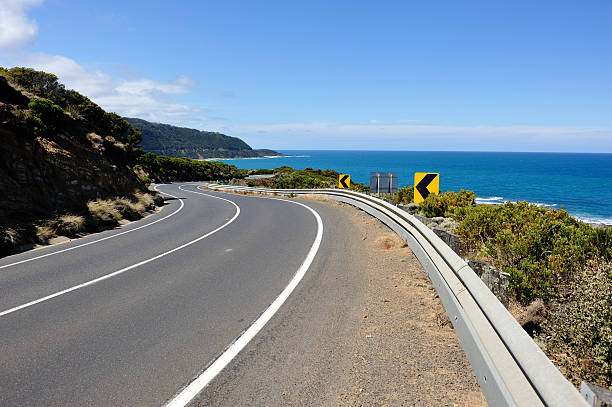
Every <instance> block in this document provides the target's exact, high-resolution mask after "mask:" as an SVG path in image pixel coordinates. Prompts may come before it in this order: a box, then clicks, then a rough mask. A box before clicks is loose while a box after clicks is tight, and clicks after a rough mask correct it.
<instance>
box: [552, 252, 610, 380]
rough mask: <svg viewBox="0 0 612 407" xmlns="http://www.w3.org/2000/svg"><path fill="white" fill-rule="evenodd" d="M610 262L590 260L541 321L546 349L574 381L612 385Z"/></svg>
mask: <svg viewBox="0 0 612 407" xmlns="http://www.w3.org/2000/svg"><path fill="white" fill-rule="evenodd" d="M610 293H612V263H610V262H606V261H604V260H603V259H598V260H591V261H589V262H587V265H586V267H585V268H583V269H582V270H578V271H577V273H576V275H575V285H573V290H572V291H571V292H570V293H569V295H568V296H567V298H566V299H565V300H563V301H562V302H561V303H560V304H558V305H557V307H556V309H554V310H553V311H554V312H552V315H551V319H550V320H549V321H546V322H545V323H544V324H543V336H544V338H546V337H549V338H550V340H549V341H548V343H546V350H547V353H549V354H550V355H551V357H552V359H553V360H554V361H555V362H556V363H557V364H558V365H560V366H563V367H564V368H565V374H566V376H567V377H568V379H570V380H572V381H573V382H574V383H575V384H576V385H578V384H579V383H580V381H581V380H586V381H588V382H591V383H596V384H598V385H600V386H603V387H606V388H608V387H610V386H611V385H612V295H611V294H610Z"/></svg>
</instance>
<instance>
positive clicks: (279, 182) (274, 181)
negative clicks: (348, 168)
mask: <svg viewBox="0 0 612 407" xmlns="http://www.w3.org/2000/svg"><path fill="white" fill-rule="evenodd" d="M248 175H268V176H269V177H265V178H255V179H247V180H246V182H245V184H246V185H247V186H251V187H265V188H277V189H309V188H336V187H337V186H338V177H339V176H340V173H339V172H336V171H334V170H329V169H327V170H321V169H312V168H305V169H303V170H296V169H293V168H291V167H286V166H285V167H279V168H276V169H260V170H251V171H249V172H248ZM350 188H351V189H352V190H355V191H360V192H366V191H369V187H368V186H367V185H364V184H362V183H354V182H352V181H351V184H350Z"/></svg>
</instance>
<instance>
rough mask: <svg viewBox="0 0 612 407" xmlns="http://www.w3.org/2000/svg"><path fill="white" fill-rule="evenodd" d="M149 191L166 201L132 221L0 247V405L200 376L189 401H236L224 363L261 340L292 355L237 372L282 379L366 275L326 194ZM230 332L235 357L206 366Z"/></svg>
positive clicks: (144, 392) (241, 389)
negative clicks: (294, 198)
mask: <svg viewBox="0 0 612 407" xmlns="http://www.w3.org/2000/svg"><path fill="white" fill-rule="evenodd" d="M158 189H159V190H160V191H161V192H162V193H164V194H166V195H167V196H168V197H170V198H171V199H169V200H168V201H167V205H166V206H165V207H164V209H163V210H162V211H160V212H158V213H155V214H154V215H151V216H149V217H148V218H146V219H144V220H142V221H139V222H134V223H131V224H129V225H126V226H125V227H123V228H121V229H117V230H111V231H106V232H102V233H98V234H94V235H90V236H87V237H84V238H82V239H77V240H74V241H71V242H68V243H64V244H61V245H57V246H53V247H47V248H43V249H38V250H33V251H30V252H26V253H22V254H19V255H15V256H10V257H6V258H3V259H0V405H2V406H42V405H44V406H70V405H78V406H127V405H130V406H155V405H158V406H161V405H164V404H166V403H168V402H173V401H174V402H176V404H173V405H181V404H180V403H183V401H182V400H178V399H179V398H180V397H181V396H180V393H179V392H180V390H181V389H183V388H184V387H185V386H186V385H188V384H189V383H192V382H193V380H194V379H195V380H196V383H197V380H201V379H202V376H206V375H208V378H207V379H206V380H207V381H206V384H208V386H207V387H206V389H205V391H204V392H199V391H198V390H199V389H196V390H195V393H193V394H194V395H195V394H196V393H197V394H198V395H197V396H196V397H195V403H200V404H204V405H206V404H211V405H213V404H214V405H216V404H217V403H216V402H214V397H215V394H216V393H215V391H216V392H217V393H218V392H219V389H221V388H224V389H225V390H224V391H225V392H226V393H227V391H230V390H229V389H231V391H232V392H234V393H238V396H237V395H236V394H234V395H233V397H234V398H236V399H239V400H243V401H245V400H249V399H252V398H253V397H254V395H253V389H252V384H251V385H249V384H248V383H245V384H244V385H241V384H240V383H236V382H231V383H228V374H231V373H232V372H235V371H236V369H242V371H244V370H248V369H249V367H248V366H246V367H245V366H242V367H239V366H238V365H236V363H239V361H240V360H244V358H245V357H248V358H250V359H251V360H257V359H258V358H260V357H265V356H262V355H261V353H260V351H261V349H260V348H261V346H262V345H261V344H262V343H265V342H266V341H267V340H268V339H270V340H271V341H272V342H274V343H275V346H276V350H275V355H278V356H279V357H282V358H285V357H286V358H290V359H291V360H293V361H294V362H295V363H293V364H289V367H287V366H288V365H287V363H283V364H282V365H283V366H284V367H283V368H282V369H285V370H287V369H289V370H290V371H281V370H280V368H279V370H278V371H274V372H271V371H270V370H268V371H267V372H262V371H259V370H256V369H257V367H253V369H255V370H253V371H251V372H250V373H249V374H242V375H241V377H245V378H248V377H251V376H253V375H263V374H266V373H270V377H274V378H275V379H274V383H273V386H276V387H277V388H281V387H282V380H283V379H282V377H289V376H291V375H294V376H295V375H296V374H307V372H304V371H303V368H301V366H306V365H307V363H306V362H305V361H304V360H302V359H304V358H306V357H312V353H308V352H305V353H304V355H309V356H303V357H301V356H300V352H301V351H300V349H312V347H313V346H315V347H320V344H321V343H322V342H325V341H326V339H325V334H326V333H332V332H335V333H336V334H335V335H329V337H330V339H329V340H336V339H334V338H337V336H338V332H339V331H341V328H342V326H343V323H342V320H343V315H344V313H347V312H350V311H351V307H353V308H354V307H355V302H354V301H355V300H351V298H359V295H356V294H358V293H359V292H360V290H361V291H363V287H364V284H363V281H360V280H359V279H360V275H359V273H351V270H354V269H355V268H357V267H360V264H358V263H359V261H360V260H359V259H358V256H355V257H354V256H351V255H350V251H351V250H352V249H354V247H352V246H351V245H352V243H351V242H350V239H347V238H346V233H350V231H349V230H347V229H346V227H345V226H344V224H343V222H342V219H338V217H337V216H336V215H337V213H336V212H335V210H334V208H333V207H332V206H330V205H326V204H322V203H319V202H315V201H312V202H309V201H300V202H302V203H301V204H300V203H295V202H288V201H286V200H278V199H266V198H262V197H252V196H242V195H230V194H224V193H219V192H210V191H202V190H200V189H198V188H197V186H196V185H189V184H167V185H160V186H158ZM304 204H305V205H304ZM306 206H308V207H310V208H312V209H309V208H308V207H306ZM319 217H320V219H321V221H320V222H319V221H318V219H317V218H319ZM311 262H312V264H311ZM300 272H301V274H300ZM296 273H297V274H296ZM288 290H289V291H288ZM279 297H283V298H282V301H286V302H284V303H283V302H282V301H281V303H279V302H278V299H279ZM275 300H276V301H275ZM271 308H273V309H271ZM266 310H267V311H266ZM264 311H266V313H264ZM276 311H278V312H277V313H276V314H275V313H274V312H276ZM262 313H264V315H262ZM262 318H263V319H262ZM268 320H269V323H267V324H266V322H268ZM295 320H299V321H300V323H299V324H297V326H300V327H301V328H300V329H301V331H298V330H296V328H295V326H294V324H293V322H292V321H295ZM254 321H255V325H253V323H254ZM304 321H306V322H307V323H306V324H305V323H304ZM254 326H257V329H261V331H258V332H255V333H256V334H257V335H256V336H255V340H254V341H253V342H251V343H246V342H245V341H246V339H245V335H246V336H248V334H249V332H251V334H253V332H252V330H253V329H254V328H253V327H254ZM249 327H251V328H249ZM245 331H246V332H245ZM241 335H242V336H241ZM296 335H297V336H296ZM251 336H254V334H253V335H251ZM239 337H240V338H242V339H239V340H238V342H240V341H242V342H245V343H244V344H242V346H246V348H245V349H244V350H243V351H242V352H241V353H240V357H238V358H237V359H236V360H234V361H233V362H231V363H230V365H229V366H228V367H226V368H225V369H217V370H219V371H221V374H220V375H219V376H217V377H214V374H212V375H211V367H210V365H211V363H212V362H214V361H215V360H221V359H227V358H228V357H229V355H228V352H227V349H228V346H230V345H231V344H232V343H234V341H235V340H236V338H239ZM313 337H314V338H315V339H314V340H313V339H312V338H313ZM247 339H249V338H247ZM257 344H259V345H257ZM236 346H237V345H234V353H238V351H239V350H240V349H241V348H240V349H237V350H236V349H235V348H236ZM257 346H259V347H257ZM258 349H260V350H258ZM231 350H232V348H231V347H230V349H229V351H231ZM224 352H225V353H224ZM220 355H221V358H219V359H217V358H218V357H219V356H220ZM226 362H229V360H227V361H226ZM226 362H223V363H222V365H221V366H220V367H221V368H222V367H224V366H225V365H226V364H227V363H226ZM219 363H220V362H217V364H219ZM308 363H316V362H313V361H310V362H308ZM254 365H255V364H254ZM213 366H215V365H213ZM265 366H266V369H271V370H274V369H275V366H274V364H270V363H266V364H265ZM278 377H280V379H276V378H278ZM197 378H200V379H197ZM245 380H246V379H245ZM209 382H210V383H209ZM249 386H250V387H249ZM271 386H272V385H271ZM188 389H189V388H188ZM211 389H212V390H215V391H213V392H212V393H211ZM271 390H274V389H271ZM284 391H287V389H285V390H284ZM289 391H290V389H289ZM304 396H305V397H306V396H307V395H306V394H305V395H304ZM312 396H313V397H314V396H316V394H313V395H312ZM261 397H262V398H266V397H267V398H270V397H272V398H273V397H274V392H273V391H270V392H268V394H267V395H263V394H262V395H261ZM177 400H178V401H177ZM261 400H262V399H260V402H261ZM271 402H273V400H271ZM315 404H316V403H315Z"/></svg>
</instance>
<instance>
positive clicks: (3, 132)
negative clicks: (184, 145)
mask: <svg viewBox="0 0 612 407" xmlns="http://www.w3.org/2000/svg"><path fill="white" fill-rule="evenodd" d="M32 97H33V96H32V95H30V94H27V92H21V91H19V90H18V89H16V87H14V86H13V85H11V84H10V83H9V82H7V80H6V79H5V78H4V77H2V76H0V224H5V225H6V224H12V223H19V222H21V221H27V220H29V219H38V218H41V217H45V216H48V215H50V214H53V213H55V212H58V213H63V212H67V211H71V210H74V211H79V210H81V209H83V208H84V207H85V205H86V203H87V201H89V200H92V199H96V198H107V197H117V196H130V195H132V194H133V193H134V192H137V191H144V190H146V187H145V185H144V184H143V183H142V182H141V181H140V180H139V179H138V177H137V176H136V174H135V173H134V172H133V170H132V169H131V168H130V152H129V151H127V149H126V148H125V145H123V144H122V143H121V142H118V141H116V140H115V139H113V138H112V137H108V136H106V135H104V134H96V133H95V132H93V131H91V130H90V129H89V128H88V124H87V123H86V122H85V121H84V120H83V119H81V118H79V117H78V115H76V116H77V117H72V116H71V115H70V114H68V113H65V112H64V113H61V114H62V115H63V116H62V117H61V120H60V123H61V125H57V126H54V128H53V129H51V130H49V129H47V130H46V131H44V132H41V131H40V129H39V128H37V125H39V123H37V122H36V121H35V118H33V117H32V115H31V112H30V110H29V108H28V103H29V102H30V100H31V98H32Z"/></svg>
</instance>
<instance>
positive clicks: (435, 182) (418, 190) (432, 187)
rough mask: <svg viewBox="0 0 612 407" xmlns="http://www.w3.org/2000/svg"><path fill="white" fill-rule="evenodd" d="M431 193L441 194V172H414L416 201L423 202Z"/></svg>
mask: <svg viewBox="0 0 612 407" xmlns="http://www.w3.org/2000/svg"><path fill="white" fill-rule="evenodd" d="M429 194H436V195H438V194H440V174H438V173H431V172H415V173H414V202H416V203H421V202H423V201H424V200H425V198H427V197H428V196H429Z"/></svg>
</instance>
